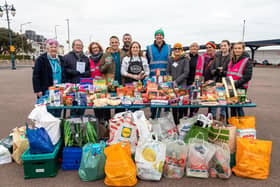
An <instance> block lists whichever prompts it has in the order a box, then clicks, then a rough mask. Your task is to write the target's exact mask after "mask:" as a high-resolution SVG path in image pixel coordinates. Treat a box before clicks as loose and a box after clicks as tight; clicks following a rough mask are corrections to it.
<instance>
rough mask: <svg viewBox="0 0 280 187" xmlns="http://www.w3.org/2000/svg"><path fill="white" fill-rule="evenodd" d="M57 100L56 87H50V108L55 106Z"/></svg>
mask: <svg viewBox="0 0 280 187" xmlns="http://www.w3.org/2000/svg"><path fill="white" fill-rule="evenodd" d="M54 100H55V87H53V86H52V87H49V104H50V106H54Z"/></svg>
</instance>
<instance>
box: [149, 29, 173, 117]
mask: <svg viewBox="0 0 280 187" xmlns="http://www.w3.org/2000/svg"><path fill="white" fill-rule="evenodd" d="M171 52H172V51H171V46H170V45H168V44H166V43H165V41H164V32H163V30H162V29H158V30H157V31H156V32H155V41H154V43H153V44H152V45H149V46H147V53H146V56H147V59H148V62H149V66H150V71H151V72H150V77H155V75H156V70H157V69H158V70H160V75H161V76H163V75H166V68H167V64H168V57H169V56H170V55H171ZM157 111H158V112H157ZM151 113H152V116H151V118H152V119H154V118H155V117H156V116H157V117H160V110H159V109H157V108H151Z"/></svg>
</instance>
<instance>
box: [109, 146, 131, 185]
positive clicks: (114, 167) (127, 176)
mask: <svg viewBox="0 0 280 187" xmlns="http://www.w3.org/2000/svg"><path fill="white" fill-rule="evenodd" d="M104 153H105V155H106V163H105V174H106V177H105V180H104V183H105V184H106V185H107V186H134V185H136V183H137V178H136V173H137V172H136V166H135V164H134V162H133V160H132V158H131V151H130V144H129V142H120V143H117V144H113V145H110V146H109V147H106V148H105V151H104Z"/></svg>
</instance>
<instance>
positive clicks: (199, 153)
mask: <svg viewBox="0 0 280 187" xmlns="http://www.w3.org/2000/svg"><path fill="white" fill-rule="evenodd" d="M197 136H198V135H197ZM215 152H216V149H215V145H214V144H211V143H209V142H207V141H205V140H204V139H198V138H191V139H190V140H189V154H188V161H187V167H186V173H187V176H189V177H199V178H208V177H209V173H208V169H209V162H210V160H211V159H212V157H213V156H214V154H215Z"/></svg>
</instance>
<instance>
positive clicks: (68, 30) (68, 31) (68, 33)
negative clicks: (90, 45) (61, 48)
mask: <svg viewBox="0 0 280 187" xmlns="http://www.w3.org/2000/svg"><path fill="white" fill-rule="evenodd" d="M66 21H67V35H68V40H67V43H68V51H70V29H69V19H68V18H67V19H66Z"/></svg>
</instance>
